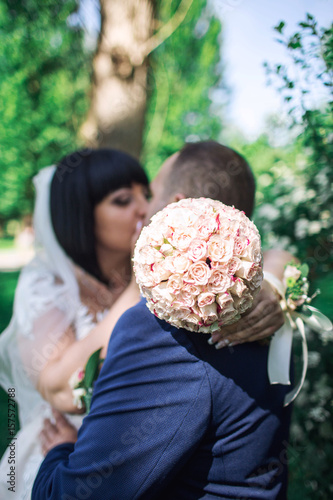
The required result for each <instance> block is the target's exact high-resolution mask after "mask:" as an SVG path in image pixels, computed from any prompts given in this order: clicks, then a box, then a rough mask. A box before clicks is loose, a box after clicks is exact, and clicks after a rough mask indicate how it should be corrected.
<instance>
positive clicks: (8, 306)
mask: <svg viewBox="0 0 333 500" xmlns="http://www.w3.org/2000/svg"><path fill="white" fill-rule="evenodd" d="M1 241H3V240H1ZM18 276H19V273H18V272H9V273H0V332H2V331H3V330H4V329H5V328H6V326H7V325H8V323H9V321H10V318H11V315H12V310H13V300H14V293H15V287H16V283H17V279H18ZM4 389H7V388H6V387H5V388H4ZM7 415H8V404H7V393H6V392H5V391H4V390H3V389H1V388H0V422H1V423H2V425H1V428H0V429H1V430H0V456H1V455H2V454H3V452H4V451H5V449H6V446H7V444H8V440H7V436H8V433H7ZM16 429H18V422H16Z"/></svg>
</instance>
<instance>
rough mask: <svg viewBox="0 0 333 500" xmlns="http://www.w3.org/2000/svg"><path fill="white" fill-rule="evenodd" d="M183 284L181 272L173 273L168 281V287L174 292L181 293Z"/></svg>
mask: <svg viewBox="0 0 333 500" xmlns="http://www.w3.org/2000/svg"><path fill="white" fill-rule="evenodd" d="M183 284H184V283H183V278H182V276H181V275H180V274H172V275H171V276H170V277H169V279H168V281H167V287H168V289H169V290H170V292H171V293H173V294H177V293H179V292H180V290H181V288H182V286H183Z"/></svg>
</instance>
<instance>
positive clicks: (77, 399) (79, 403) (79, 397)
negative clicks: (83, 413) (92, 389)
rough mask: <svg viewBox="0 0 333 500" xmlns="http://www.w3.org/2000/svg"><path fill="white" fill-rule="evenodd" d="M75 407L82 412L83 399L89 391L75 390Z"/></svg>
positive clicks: (73, 392)
mask: <svg viewBox="0 0 333 500" xmlns="http://www.w3.org/2000/svg"><path fill="white" fill-rule="evenodd" d="M72 394H73V405H74V406H76V408H78V409H79V410H82V408H83V403H82V398H83V397H84V396H85V395H86V394H87V391H86V390H85V389H83V388H78V389H73V391H72Z"/></svg>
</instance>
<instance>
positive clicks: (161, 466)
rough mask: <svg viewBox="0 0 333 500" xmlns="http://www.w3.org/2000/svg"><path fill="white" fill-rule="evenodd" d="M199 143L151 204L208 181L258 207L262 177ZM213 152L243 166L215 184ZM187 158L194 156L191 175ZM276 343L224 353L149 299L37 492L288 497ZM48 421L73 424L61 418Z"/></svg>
mask: <svg viewBox="0 0 333 500" xmlns="http://www.w3.org/2000/svg"><path fill="white" fill-rule="evenodd" d="M194 146H195V145H193V146H192V145H189V146H185V148H184V149H183V150H182V151H181V152H180V153H178V154H177V155H176V156H173V157H171V159H169V160H168V161H167V162H166V163H165V164H164V166H163V167H162V169H161V171H160V174H159V176H158V177H157V178H156V181H155V182H154V183H153V190H154V199H153V203H152V210H155V209H159V208H162V206H164V205H165V204H166V203H168V202H171V201H176V200H177V199H180V197H184V194H186V195H187V196H195V195H194V194H192V193H193V192H194V191H193V190H195V189H196V188H198V189H200V188H201V189H202V190H203V191H204V185H203V184H202V179H206V180H207V179H210V181H211V186H212V187H211V188H210V189H215V190H216V195H213V194H212V193H211V194H209V193H208V192H202V195H203V196H211V197H214V198H215V199H216V198H218V191H219V192H220V191H221V192H223V191H224V192H225V193H226V192H227V194H228V196H229V198H228V201H227V203H230V204H235V205H236V206H237V208H240V209H244V210H245V211H247V214H248V215H250V211H251V209H252V206H253V200H254V182H253V178H252V175H251V173H250V171H249V167H248V166H247V164H246V163H245V162H244V160H242V159H241V157H239V156H238V155H237V154H236V153H234V152H232V151H231V150H228V148H223V146H219V145H217V144H216V143H213V142H208V143H201V144H200V143H199V145H198V146H196V147H194ZM193 147H194V151H193V149H191V148H193ZM220 148H222V150H221V149H220ZM227 150H228V151H227ZM200 151H201V153H202V152H203V154H202V156H201V153H200ZM209 151H211V152H212V156H213V157H214V154H213V152H218V151H219V152H220V153H223V152H224V153H225V154H229V156H230V158H231V159H232V161H233V162H236V163H233V164H231V163H229V166H230V171H229V172H228V171H227V172H226V173H227V175H226V176H221V177H220V178H219V180H218V182H216V186H215V187H214V182H215V180H216V177H214V172H213V173H212V170H210V169H209V168H208V167H207V161H205V156H207V154H208V156H209ZM189 153H191V154H189ZM188 154H189V156H192V159H193V154H194V157H197V160H198V161H197V165H198V169H197V170H196V169H194V172H193V166H192V167H190V164H191V161H188V158H187V155H188ZM182 155H183V156H182ZM184 156H185V158H184ZM185 160H186V161H185ZM214 161H215V160H214ZM226 164H228V162H227V163H226ZM200 165H201V166H200ZM215 165H216V163H215ZM200 169H201V170H202V172H201V174H200V175H199V170H200ZM176 174H177V175H176ZM175 175H176V180H174V179H175ZM211 175H212V177H210V176H211ZM177 176H178V178H177ZM171 177H172V178H171ZM228 179H229V180H230V181H231V180H232V182H230V184H228ZM206 185H207V184H206ZM234 186H235V187H234ZM191 190H192V191H191ZM224 201H225V199H224ZM267 351H268V348H267V346H263V345H260V344H259V343H256V342H254V343H247V344H243V345H239V346H236V347H233V348H232V349H224V350H222V351H217V350H216V349H214V348H213V347H212V346H210V345H209V344H208V343H207V336H206V335H204V334H198V333H192V332H187V331H185V330H182V329H180V330H178V329H176V328H174V327H173V326H171V325H169V324H168V323H166V322H164V321H161V320H159V319H158V318H156V317H155V316H154V315H152V314H151V313H150V312H149V310H148V309H147V307H146V305H145V302H144V300H141V302H140V303H139V304H138V305H137V306H135V307H134V308H132V309H130V310H128V311H127V312H126V313H125V314H124V315H123V316H122V317H121V319H120V320H119V322H118V324H117V325H116V327H115V329H114V331H113V333H112V336H111V340H110V344H109V349H108V353H107V357H106V360H105V362H104V365H103V368H102V371H101V374H100V377H99V379H98V381H97V383H96V386H95V392H94V398H93V402H92V408H91V412H90V413H89V415H88V416H87V417H86V418H85V419H84V422H83V425H82V427H81V429H80V432H79V438H78V441H77V443H76V445H75V449H74V444H73V443H70V442H67V443H64V444H60V445H58V446H57V447H56V448H54V449H53V450H52V451H50V452H49V453H48V455H47V456H46V459H45V461H44V462H43V464H42V466H41V468H40V470H39V473H38V475H37V478H36V481H35V485H34V489H33V493H32V499H56V500H74V499H75V500H77V499H88V498H91V499H93V500H99V499H100V500H107V499H115V500H132V499H141V498H142V499H150V498H156V499H168V500H173V499H198V498H206V499H213V498H222V499H223V498H224V499H227V498H228V499H256V498H257V499H259V498H261V499H265V500H273V499H281V500H282V499H285V498H286V482H287V480H286V476H287V470H286V463H287V461H286V449H285V448H286V443H287V439H288V428H289V419H290V409H289V408H283V399H284V396H285V394H286V392H287V391H288V388H287V387H285V386H280V385H274V386H271V385H270V384H269V382H268V378H267ZM48 426H49V434H52V432H53V433H56V432H58V430H59V429H60V431H61V429H64V432H65V433H66V432H67V428H66V423H65V421H64V420H62V418H61V417H60V415H59V416H57V427H56V426H53V427H52V425H51V424H48ZM57 429H58V430H57ZM68 440H70V438H69V439H68Z"/></svg>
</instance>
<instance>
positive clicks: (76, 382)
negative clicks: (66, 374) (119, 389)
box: [68, 348, 104, 413]
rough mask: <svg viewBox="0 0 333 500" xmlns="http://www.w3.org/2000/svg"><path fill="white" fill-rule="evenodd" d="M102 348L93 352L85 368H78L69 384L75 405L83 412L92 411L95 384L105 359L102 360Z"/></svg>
mask: <svg viewBox="0 0 333 500" xmlns="http://www.w3.org/2000/svg"><path fill="white" fill-rule="evenodd" d="M101 350H102V348H100V349H98V350H97V351H95V352H93V353H92V355H91V356H90V358H89V359H88V361H87V363H86V366H85V368H78V369H77V370H75V372H74V373H73V375H72V376H71V377H70V379H69V381H68V383H69V386H70V388H71V389H72V394H73V404H74V405H75V406H76V407H77V408H78V409H79V410H81V409H82V408H85V409H86V413H89V411H90V405H91V398H92V395H93V389H94V383H95V381H96V380H97V377H98V375H99V372H100V369H101V365H102V363H103V361H104V359H102V358H100V353H101Z"/></svg>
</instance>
